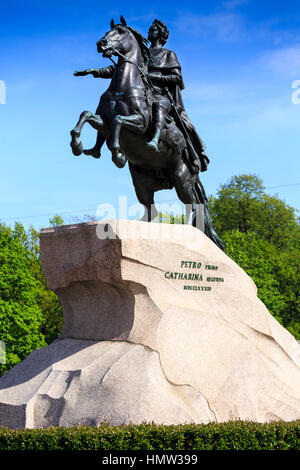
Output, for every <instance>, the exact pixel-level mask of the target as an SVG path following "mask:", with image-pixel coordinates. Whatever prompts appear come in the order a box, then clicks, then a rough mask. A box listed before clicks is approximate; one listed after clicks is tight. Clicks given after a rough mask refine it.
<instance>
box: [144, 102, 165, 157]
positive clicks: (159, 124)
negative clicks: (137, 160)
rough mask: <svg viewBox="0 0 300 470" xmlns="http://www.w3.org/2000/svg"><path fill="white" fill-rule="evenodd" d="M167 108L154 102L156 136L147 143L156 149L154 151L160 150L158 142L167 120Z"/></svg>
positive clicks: (152, 148)
mask: <svg viewBox="0 0 300 470" xmlns="http://www.w3.org/2000/svg"><path fill="white" fill-rule="evenodd" d="M165 114H166V110H165V109H164V108H163V107H162V106H161V105H160V104H159V103H158V104H157V103H154V107H153V121H154V127H155V131H154V136H153V137H152V139H151V140H150V142H147V143H146V145H147V147H149V148H150V149H151V150H154V152H158V151H159V148H158V142H159V138H160V135H161V131H162V130H163V127H164V124H165V120H166V116H165Z"/></svg>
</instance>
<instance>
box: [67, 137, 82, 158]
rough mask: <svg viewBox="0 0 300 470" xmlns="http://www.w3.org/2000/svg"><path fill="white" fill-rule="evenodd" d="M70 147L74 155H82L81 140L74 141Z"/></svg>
mask: <svg viewBox="0 0 300 470" xmlns="http://www.w3.org/2000/svg"><path fill="white" fill-rule="evenodd" d="M70 146H71V148H72V153H73V155H75V156H76V157H79V155H81V154H82V152H83V146H82V143H81V142H80V140H78V139H72V141H71V143H70Z"/></svg>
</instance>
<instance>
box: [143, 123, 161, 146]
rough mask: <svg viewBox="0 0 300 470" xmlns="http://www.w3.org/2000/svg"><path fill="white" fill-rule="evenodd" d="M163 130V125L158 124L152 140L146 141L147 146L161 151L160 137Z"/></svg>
mask: <svg viewBox="0 0 300 470" xmlns="http://www.w3.org/2000/svg"><path fill="white" fill-rule="evenodd" d="M161 131H162V127H161V126H158V127H157V128H156V129H155V133H154V136H153V137H152V139H151V140H150V142H147V143H146V145H147V147H149V148H150V149H151V150H154V152H158V151H159V148H158V142H159V138H160V134H161Z"/></svg>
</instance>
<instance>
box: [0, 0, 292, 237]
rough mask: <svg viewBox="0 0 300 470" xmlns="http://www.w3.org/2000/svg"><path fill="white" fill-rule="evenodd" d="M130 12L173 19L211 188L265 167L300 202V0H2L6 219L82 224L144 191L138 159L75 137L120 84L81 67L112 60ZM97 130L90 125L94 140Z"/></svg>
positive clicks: (274, 183) (270, 185)
mask: <svg viewBox="0 0 300 470" xmlns="http://www.w3.org/2000/svg"><path fill="white" fill-rule="evenodd" d="M120 14H123V15H124V16H125V17H126V19H127V22H128V24H130V25H132V26H133V27H135V28H136V29H138V30H139V31H141V32H142V33H144V34H145V35H146V33H147V30H148V28H149V25H150V24H151V22H152V21H153V19H154V18H158V19H161V20H162V21H164V22H165V23H166V24H167V25H168V27H169V29H170V38H169V41H168V43H167V47H168V48H170V49H172V50H174V51H175V52H176V54H177V56H178V58H179V61H180V62H181V65H182V71H183V77H184V81H185V86H186V88H185V90H184V92H183V97H184V103H185V107H186V109H187V112H188V114H189V116H190V118H191V120H192V121H193V123H194V125H195V126H196V128H197V130H198V132H199V134H200V136H201V137H202V139H203V140H204V142H205V144H206V146H207V154H208V156H209V157H210V159H211V163H210V165H209V168H208V171H207V172H206V173H203V174H202V175H201V179H202V182H203V184H204V186H205V188H206V191H207V193H208V194H216V191H217V188H218V186H219V185H220V184H221V183H225V182H226V181H228V179H229V178H230V177H231V176H232V175H235V174H242V173H256V174H257V175H259V176H260V177H261V178H262V179H263V180H264V183H265V186H266V188H267V192H268V193H269V194H275V193H277V194H278V196H279V197H280V198H282V199H284V200H285V201H286V202H287V203H288V204H290V205H291V206H293V207H295V208H299V200H300V197H299V189H300V172H299V169H300V163H299V161H300V160H299V154H300V139H299V135H300V104H298V105H296V104H293V103H292V99H291V96H292V93H293V91H295V90H293V89H292V82H293V81H295V80H300V8H299V2H298V1H296V0H285V1H283V0H278V1H276V0H275V1H264V2H260V1H258V0H227V1H225V0H224V1H213V0H210V1H208V0H205V1H201V2H199V1H197V2H196V1H190V0H186V1H185V2H182V1H180V2H179V1H177V0H173V1H170V0H165V1H164V2H161V1H157V0H154V1H152V2H148V3H146V2H143V3H142V2H138V1H130V0H129V1H127V2H126V7H125V6H124V1H122V2H121V1H119V0H117V1H114V2H112V3H111V6H109V5H108V4H107V2H105V3H104V2H99V1H94V0H87V1H86V2H79V1H77V0H73V1H69V0H64V1H57V0H52V1H51V2H50V1H44V2H41V1H38V0H24V1H21V0H19V1H16V0H11V1H10V2H7V3H6V4H5V5H3V4H2V5H1V20H2V21H1V32H0V35H1V41H0V58H1V64H0V80H2V81H4V82H5V83H6V104H0V156H1V185H0V219H1V220H2V221H5V222H7V223H12V222H13V221H14V220H19V221H21V222H23V223H25V224H26V225H28V224H33V225H34V226H35V227H37V228H41V227H43V226H48V225H49V223H48V219H49V218H50V217H51V214H55V213H59V214H62V216H63V217H64V219H65V221H66V223H71V222H73V221H76V217H78V219H79V220H81V219H82V218H83V215H84V214H86V213H89V214H91V215H95V211H96V208H97V206H98V205H99V204H102V203H106V204H108V203H112V204H115V205H116V204H117V203H118V197H119V196H120V195H123V196H127V197H128V203H129V204H130V203H134V202H136V196H135V192H134V189H133V187H132V183H131V178H130V174H129V171H128V168H127V166H126V167H125V168H124V169H122V170H120V169H118V168H116V167H115V166H114V165H113V164H112V162H111V158H110V154H109V152H108V150H106V149H105V150H104V151H103V152H102V157H101V159H100V160H94V159H92V158H88V157H75V156H73V155H72V153H71V150H70V147H69V141H70V138H69V131H70V130H71V129H72V127H73V126H74V124H75V123H76V121H77V119H78V116H79V114H80V112H81V111H82V110H84V109H90V110H91V111H94V110H95V109H96V107H97V104H98V101H99V97H100V95H101V94H102V93H103V92H104V91H105V89H106V87H107V86H108V82H107V81H105V80H100V79H93V78H92V77H90V76H89V77H78V78H75V77H73V71H74V70H79V69H82V68H90V67H101V66H106V65H109V61H108V59H103V58H102V56H100V55H99V54H97V51H96V41H97V40H98V39H99V38H100V37H102V36H103V34H104V33H105V32H106V31H107V30H108V29H109V22H110V19H111V17H114V18H115V21H117V20H118V18H119V15H120ZM95 137H96V135H95V131H93V130H92V129H88V128H86V129H85V130H84V133H83V142H84V144H85V147H89V146H92V145H93V142H94V139H95ZM164 200H165V201H174V202H176V194H175V193H174V191H161V192H160V193H157V194H156V201H164Z"/></svg>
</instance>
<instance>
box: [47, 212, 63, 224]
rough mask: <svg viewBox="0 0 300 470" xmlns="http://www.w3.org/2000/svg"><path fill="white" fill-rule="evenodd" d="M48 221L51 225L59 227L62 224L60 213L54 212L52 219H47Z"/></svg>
mask: <svg viewBox="0 0 300 470" xmlns="http://www.w3.org/2000/svg"><path fill="white" fill-rule="evenodd" d="M49 223H50V225H52V227H60V226H61V225H64V219H63V218H62V217H61V216H60V215H58V214H55V215H54V216H53V217H52V219H49Z"/></svg>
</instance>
